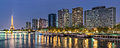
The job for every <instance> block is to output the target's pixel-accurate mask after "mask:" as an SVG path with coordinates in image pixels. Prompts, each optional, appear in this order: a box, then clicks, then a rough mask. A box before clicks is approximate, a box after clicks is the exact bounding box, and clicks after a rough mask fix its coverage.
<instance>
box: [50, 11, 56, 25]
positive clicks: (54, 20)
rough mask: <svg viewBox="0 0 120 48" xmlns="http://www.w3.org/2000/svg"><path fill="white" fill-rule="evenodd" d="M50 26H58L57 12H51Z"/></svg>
mask: <svg viewBox="0 0 120 48" xmlns="http://www.w3.org/2000/svg"><path fill="white" fill-rule="evenodd" d="M48 26H49V27H57V16H56V14H53V13H51V14H49V15H48Z"/></svg>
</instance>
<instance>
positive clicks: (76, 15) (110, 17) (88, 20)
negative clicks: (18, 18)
mask: <svg viewBox="0 0 120 48" xmlns="http://www.w3.org/2000/svg"><path fill="white" fill-rule="evenodd" d="M83 13H84V16H83ZM115 24H116V8H115V7H109V8H106V7H105V6H98V7H94V8H92V9H91V10H85V11H83V8H82V7H76V8H72V12H71V13H70V10H69V9H60V10H58V13H57V14H56V13H50V14H48V21H47V20H46V19H41V18H40V19H39V20H38V19H32V28H31V29H33V30H37V29H41V28H47V27H57V28H66V27H72V28H80V27H83V26H85V27H86V28H96V27H110V28H113V26H114V25H115ZM30 27H31V23H30V22H26V28H27V29H30Z"/></svg>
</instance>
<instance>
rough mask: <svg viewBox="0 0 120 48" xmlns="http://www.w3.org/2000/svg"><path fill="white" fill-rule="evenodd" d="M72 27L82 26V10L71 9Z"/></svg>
mask: <svg viewBox="0 0 120 48" xmlns="http://www.w3.org/2000/svg"><path fill="white" fill-rule="evenodd" d="M72 26H73V27H80V26H83V8H81V7H77V8H73V9H72Z"/></svg>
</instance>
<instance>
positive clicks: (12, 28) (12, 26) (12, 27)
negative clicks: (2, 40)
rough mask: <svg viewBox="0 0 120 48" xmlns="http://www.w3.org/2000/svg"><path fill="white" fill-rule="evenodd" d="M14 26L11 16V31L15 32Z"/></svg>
mask: <svg viewBox="0 0 120 48" xmlns="http://www.w3.org/2000/svg"><path fill="white" fill-rule="evenodd" d="M14 29H15V28H14V25H13V16H11V26H10V31H12V30H14Z"/></svg>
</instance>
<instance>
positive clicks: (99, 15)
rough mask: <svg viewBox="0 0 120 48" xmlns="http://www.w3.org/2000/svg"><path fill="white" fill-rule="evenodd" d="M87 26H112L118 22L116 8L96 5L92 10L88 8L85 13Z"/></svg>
mask: <svg viewBox="0 0 120 48" xmlns="http://www.w3.org/2000/svg"><path fill="white" fill-rule="evenodd" d="M84 16H85V17H84V18H85V26H86V27H87V28H94V27H111V28H113V26H114V25H115V24H116V8H115V7H110V8H106V7H105V6H99V7H94V8H92V10H86V11H85V13H84Z"/></svg>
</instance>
